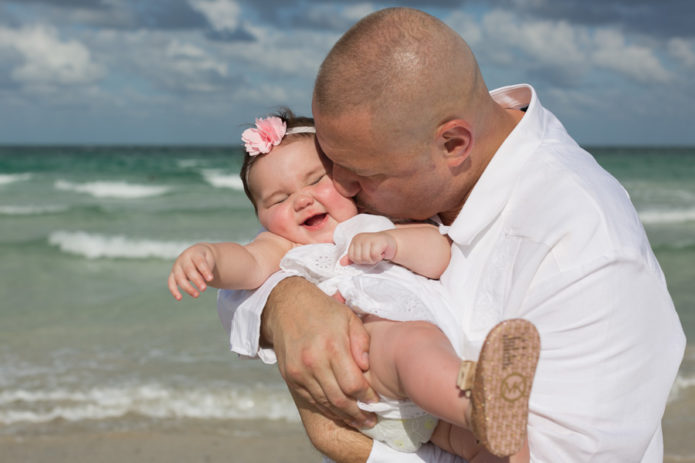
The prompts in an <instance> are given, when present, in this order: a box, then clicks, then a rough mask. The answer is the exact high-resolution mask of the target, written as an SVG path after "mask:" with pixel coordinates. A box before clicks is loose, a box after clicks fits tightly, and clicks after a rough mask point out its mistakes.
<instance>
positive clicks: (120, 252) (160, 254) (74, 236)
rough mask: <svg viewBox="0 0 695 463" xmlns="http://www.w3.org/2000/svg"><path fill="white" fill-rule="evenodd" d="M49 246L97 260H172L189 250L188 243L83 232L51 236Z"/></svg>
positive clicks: (65, 232) (67, 232)
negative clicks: (104, 258)
mask: <svg viewBox="0 0 695 463" xmlns="http://www.w3.org/2000/svg"><path fill="white" fill-rule="evenodd" d="M48 243H49V244H50V245H52V246H58V248H60V250H61V251H63V252H67V253H69V254H76V255H78V256H83V257H87V258H89V259H97V258H103V257H107V258H122V259H146V258H152V257H155V258H161V259H174V258H176V256H178V255H179V254H180V253H181V251H183V250H184V249H186V248H187V247H188V246H190V245H191V244H193V243H191V242H182V241H157V240H148V239H133V238H128V237H126V236H123V235H102V234H98V233H87V232H84V231H64V230H58V231H54V232H52V233H51V234H50V235H49V237H48Z"/></svg>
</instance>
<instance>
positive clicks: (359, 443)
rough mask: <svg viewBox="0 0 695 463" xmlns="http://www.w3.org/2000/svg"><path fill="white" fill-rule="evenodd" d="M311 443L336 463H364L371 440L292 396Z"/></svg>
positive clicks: (369, 450) (370, 448) (367, 456)
mask: <svg viewBox="0 0 695 463" xmlns="http://www.w3.org/2000/svg"><path fill="white" fill-rule="evenodd" d="M293 398H294V402H295V404H296V405H297V410H299V416H300V417H301V418H302V423H303V424H304V429H305V430H306V433H307V435H308V436H309V439H310V440H311V443H312V444H313V445H314V447H316V449H317V450H318V451H319V452H321V453H322V454H324V455H326V456H327V457H328V458H330V459H332V460H334V461H335V462H337V463H365V462H366V461H367V459H368V458H369V454H370V452H371V450H372V444H373V442H372V440H371V439H370V438H369V437H367V436H365V435H364V434H362V433H360V432H359V431H356V430H354V429H352V428H348V427H346V426H344V425H342V424H338V423H336V422H335V421H333V420H331V419H329V418H326V417H325V416H323V415H322V414H321V413H320V412H318V411H317V410H316V409H315V408H312V407H311V406H310V405H308V404H307V403H306V402H303V401H302V400H301V399H300V398H298V397H296V396H294V395H293Z"/></svg>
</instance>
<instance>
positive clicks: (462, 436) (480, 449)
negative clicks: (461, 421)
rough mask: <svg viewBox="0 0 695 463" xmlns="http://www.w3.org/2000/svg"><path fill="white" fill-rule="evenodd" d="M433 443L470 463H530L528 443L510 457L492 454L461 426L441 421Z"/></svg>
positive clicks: (435, 431) (432, 439) (433, 436)
mask: <svg viewBox="0 0 695 463" xmlns="http://www.w3.org/2000/svg"><path fill="white" fill-rule="evenodd" d="M431 441H432V443H433V444H434V445H436V446H437V447H439V448H441V449H443V450H446V451H447V452H449V453H453V454H454V455H459V456H461V457H463V458H465V459H466V460H467V461H469V462H470V463H529V461H530V459H531V455H530V453H529V448H528V442H524V445H523V446H522V448H521V449H520V450H519V451H518V452H517V453H515V454H514V455H511V456H509V457H498V456H495V455H493V454H491V453H490V452H489V451H488V450H487V449H486V448H485V447H484V446H483V445H482V444H481V443H480V442H478V440H477V439H476V438H475V437H474V436H473V434H472V433H471V432H470V431H468V430H467V429H463V428H462V427H460V426H454V425H452V424H449V423H446V422H444V421H440V422H439V424H438V425H437V427H436V428H435V430H434V433H433V434H432V438H431Z"/></svg>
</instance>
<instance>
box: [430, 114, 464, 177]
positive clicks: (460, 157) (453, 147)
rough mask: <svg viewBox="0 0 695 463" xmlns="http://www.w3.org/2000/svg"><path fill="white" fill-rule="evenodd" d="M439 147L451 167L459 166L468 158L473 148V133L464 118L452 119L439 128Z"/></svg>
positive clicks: (437, 141)
mask: <svg viewBox="0 0 695 463" xmlns="http://www.w3.org/2000/svg"><path fill="white" fill-rule="evenodd" d="M436 136H437V140H436V143H437V147H438V148H439V152H440V153H442V154H443V155H444V157H445V158H446V160H447V163H448V164H449V166H450V167H457V166H460V165H461V164H463V162H464V161H465V160H466V159H468V156H469V155H470V154H471V150H472V148H473V133H472V132H471V130H470V125H469V124H468V122H466V121H464V120H463V119H452V120H450V121H448V122H445V123H444V124H442V125H440V126H439V128H438V129H437V135H436Z"/></svg>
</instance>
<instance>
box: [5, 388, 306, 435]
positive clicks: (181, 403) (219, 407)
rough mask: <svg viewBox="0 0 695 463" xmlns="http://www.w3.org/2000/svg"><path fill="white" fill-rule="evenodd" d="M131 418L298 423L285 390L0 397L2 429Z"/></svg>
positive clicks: (140, 390)
mask: <svg viewBox="0 0 695 463" xmlns="http://www.w3.org/2000/svg"><path fill="white" fill-rule="evenodd" d="M131 413H132V414H137V415H141V416H146V417H152V418H196V419H270V420H287V421H294V422H297V421H299V415H298V413H297V411H296V409H295V406H294V403H293V402H292V399H291V398H290V396H289V394H288V393H287V391H286V390H285V388H284V387H268V386H265V385H261V384H256V385H245V386H241V385H231V384H230V385H227V386H224V387H206V388H202V387H198V388H196V387H193V388H190V387H189V388H185V389H176V388H172V387H168V386H165V385H162V384H157V383H152V384H138V385H125V386H122V387H112V386H110V387H93V388H88V389H84V390H68V389H54V390H24V389H19V390H9V391H7V390H6V391H2V392H0V423H2V424H5V425H11V424H16V423H46V422H50V421H53V420H56V419H64V420H68V421H83V420H103V419H110V418H118V417H122V416H125V415H126V414H131Z"/></svg>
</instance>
